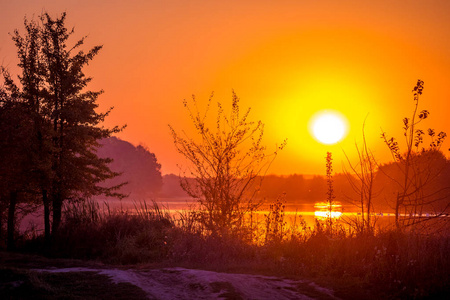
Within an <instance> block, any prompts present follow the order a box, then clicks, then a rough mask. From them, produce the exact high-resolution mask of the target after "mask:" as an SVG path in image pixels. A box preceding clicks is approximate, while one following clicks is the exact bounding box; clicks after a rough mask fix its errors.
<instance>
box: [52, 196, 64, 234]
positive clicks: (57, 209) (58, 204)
mask: <svg viewBox="0 0 450 300" xmlns="http://www.w3.org/2000/svg"><path fill="white" fill-rule="evenodd" d="M61 211H62V199H61V196H60V195H55V196H54V198H53V223H52V234H53V235H55V234H56V233H57V232H58V229H59V225H60V224H61V215H62V213H61Z"/></svg>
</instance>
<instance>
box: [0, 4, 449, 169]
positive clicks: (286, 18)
mask: <svg viewBox="0 0 450 300" xmlns="http://www.w3.org/2000/svg"><path fill="white" fill-rule="evenodd" d="M43 10H46V11H48V12H49V13H50V14H52V15H54V16H56V14H57V13H60V12H62V11H64V10H65V11H67V13H68V20H67V24H68V25H70V26H75V33H76V36H77V37H81V36H83V35H88V36H89V39H88V42H87V44H88V45H90V46H93V45H97V44H103V45H104V49H103V50H102V52H101V53H100V55H99V56H98V57H97V58H96V59H95V60H94V61H93V63H92V64H91V65H90V66H89V69H88V70H87V72H86V73H87V74H88V75H91V76H93V77H94V80H93V82H92V84H91V86H90V88H91V89H104V90H105V94H104V95H102V96H101V98H100V100H99V102H100V105H101V109H103V110H104V109H106V108H107V107H109V106H114V107H115V109H114V111H113V113H112V114H111V116H110V117H109V118H108V119H107V121H106V125H109V126H112V125H116V124H124V123H126V124H127V125H128V127H127V128H126V130H125V131H124V132H123V133H121V134H120V135H119V137H120V138H122V139H125V140H127V141H130V142H132V143H134V144H139V143H142V144H145V145H146V146H148V148H149V149H150V151H152V152H154V153H155V154H156V156H157V158H158V160H159V162H160V163H161V164H162V172H163V173H171V172H175V173H178V168H177V166H176V164H177V163H178V164H181V165H183V164H184V160H183V158H182V157H181V156H179V155H178V154H177V153H176V152H175V149H174V147H173V142H172V138H171V136H170V133H169V129H168V126H167V125H168V124H169V123H170V124H171V125H173V126H174V127H175V128H178V129H182V128H183V129H185V128H187V127H188V126H189V125H190V124H189V120H188V116H187V115H186V112H185V111H184V109H183V105H182V100H183V99H184V98H189V97H190V95H191V94H195V95H196V96H197V99H198V100H199V101H206V100H207V98H208V96H209V94H210V93H211V92H212V91H214V92H215V99H216V100H220V101H221V102H222V103H229V101H230V99H231V89H234V90H235V91H236V93H237V94H238V96H239V97H240V98H241V105H242V106H243V107H252V113H251V119H253V120H262V121H263V122H264V123H265V125H266V126H265V144H266V145H267V146H268V147H269V149H270V147H275V145H276V144H280V143H281V142H282V141H283V140H284V139H285V138H288V145H287V147H286V148H285V149H284V150H283V151H282V152H281V153H280V155H279V157H278V158H277V160H276V161H275V163H274V164H273V165H272V167H271V170H270V173H277V174H290V173H306V174H324V173H325V158H324V157H325V156H326V152H327V151H332V152H333V155H334V158H335V165H334V167H335V171H337V172H340V171H341V170H342V163H341V162H342V161H343V154H342V151H343V150H344V151H346V152H347V153H348V154H349V155H350V156H351V157H352V155H353V154H354V143H355V142H360V141H361V128H362V124H363V121H364V119H365V117H366V116H367V115H368V117H367V121H366V135H367V139H368V144H369V147H370V148H371V149H372V151H373V152H374V154H375V156H376V157H377V158H378V159H379V160H380V161H382V162H385V161H387V160H388V159H389V152H388V150H387V148H386V147H385V146H384V145H383V143H382V140H381V139H380V133H381V129H380V128H383V129H384V130H385V131H387V132H388V133H389V134H391V135H394V136H396V137H399V138H401V137H402V133H401V127H402V119H403V117H405V116H409V115H410V114H411V110H412V109H413V100H412V94H411V89H412V88H413V86H414V85H415V83H416V81H417V79H419V78H420V79H422V80H424V81H425V90H424V95H423V97H422V98H421V108H422V109H428V110H429V111H430V113H431V115H430V119H427V120H426V123H424V125H425V127H426V128H428V127H433V128H435V129H437V130H438V131H440V130H443V131H446V132H447V133H450V117H449V116H448V115H447V113H448V112H449V111H450V38H449V34H450V18H449V17H448V16H449V15H450V1H447V0H441V1H433V0H430V1H423V0H422V1H387V0H386V1H384V0H383V1H363V0H352V1H349V0H347V1H346V0H340V1H300V0H296V1H294V0H293V1H262V0H259V1H211V0H209V1H208V0H204V1H193V0H189V1H169V0H160V1H145V0H133V1H116V0H109V1H95V0H91V1H88V0H80V1H60V0H54V1H38V0H29V1H22V0H15V1H10V0H0V63H2V64H3V65H5V66H7V67H9V68H10V69H11V70H12V71H13V72H16V71H17V70H16V69H15V68H14V67H15V65H16V63H17V60H16V53H15V48H14V45H13V43H12V41H11V39H10V37H9V35H8V32H11V31H12V30H13V29H15V28H19V29H22V27H23V26H22V22H23V17H24V16H25V15H27V16H28V17H30V18H31V17H32V16H33V14H34V15H35V16H37V15H39V14H40V13H41V12H42V11H43ZM22 32H23V31H22ZM322 109H334V110H338V111H340V112H341V113H342V114H344V115H346V116H347V118H348V120H349V124H350V131H349V134H348V136H347V137H346V139H345V140H343V141H342V142H341V143H339V144H337V145H333V146H329V145H328V146H327V145H322V144H319V143H318V142H317V141H316V140H314V139H313V138H312V137H311V136H310V134H309V131H308V121H309V119H310V118H311V117H312V115H314V113H316V112H317V111H319V110H322ZM447 148H449V142H447V143H446V144H445V149H447ZM447 152H448V151H447Z"/></svg>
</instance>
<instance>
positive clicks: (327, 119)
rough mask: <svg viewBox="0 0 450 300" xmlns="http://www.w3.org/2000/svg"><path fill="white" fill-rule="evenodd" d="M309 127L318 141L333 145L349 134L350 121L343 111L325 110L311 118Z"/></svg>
mask: <svg viewBox="0 0 450 300" xmlns="http://www.w3.org/2000/svg"><path fill="white" fill-rule="evenodd" d="M309 129H310V132H311V134H312V136H313V137H314V138H315V139H316V140H317V141H319V142H321V143H322V144H326V145H332V144H336V143H337V142H339V141H341V140H342V139H343V138H344V137H345V136H346V135H347V131H348V123H347V119H346V118H345V116H343V115H342V114H341V113H339V112H337V111H331V110H325V111H320V112H318V113H316V114H315V115H314V116H313V117H312V118H311V121H310V126H309Z"/></svg>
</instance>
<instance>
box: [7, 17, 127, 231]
mask: <svg viewBox="0 0 450 300" xmlns="http://www.w3.org/2000/svg"><path fill="white" fill-rule="evenodd" d="M39 19H40V23H37V22H35V21H28V20H27V19H25V21H24V24H25V29H26V32H25V34H24V35H23V36H22V35H21V34H20V33H19V31H18V30H15V31H14V34H13V35H12V39H13V41H14V42H15V45H16V47H17V51H18V56H19V64H18V66H19V67H20V68H21V70H22V74H21V75H20V76H19V84H16V83H15V82H14V80H13V79H12V77H11V76H10V75H9V73H8V71H7V70H5V69H3V77H4V85H3V87H2V88H1V93H2V95H3V96H2V97H3V98H4V99H13V100H10V101H9V102H11V103H13V102H14V103H20V104H21V106H23V109H22V111H23V113H21V114H20V115H19V116H16V119H15V120H14V121H13V123H14V122H15V124H22V123H23V122H25V121H27V122H28V123H27V126H29V128H30V129H29V130H25V131H24V133H23V135H24V139H23V143H25V141H27V143H28V144H26V146H25V145H22V144H18V145H16V146H17V148H18V149H20V150H22V152H20V151H17V155H18V157H20V158H21V159H24V157H25V156H26V157H27V161H28V166H27V169H26V170H27V172H26V173H27V176H28V175H30V176H29V178H28V177H24V176H17V177H14V179H11V180H13V181H14V182H15V183H16V184H17V183H20V182H29V183H30V185H32V186H33V190H34V191H39V192H38V194H40V198H41V201H42V203H43V205H44V219H45V222H44V224H45V235H46V237H47V239H48V238H49V236H50V211H51V210H52V213H53V214H52V221H53V222H52V231H53V233H56V232H57V230H58V227H59V224H60V222H61V213H62V205H63V203H64V201H66V200H71V201H77V200H84V199H86V198H88V197H91V196H95V195H100V194H105V195H108V196H118V197H120V196H122V195H121V194H118V193H115V192H114V190H115V189H117V188H118V187H117V186H115V187H111V188H105V187H102V186H100V185H99V183H101V182H102V181H104V180H106V179H108V178H112V177H114V176H116V175H117V173H115V172H112V171H111V170H110V169H109V167H108V163H109V162H110V161H111V160H110V159H108V158H99V157H98V156H97V154H96V150H97V148H98V147H99V140H101V139H103V138H107V137H109V136H110V135H111V134H113V133H115V132H118V131H120V130H121V128H118V127H114V128H112V129H106V128H104V127H102V126H101V123H102V122H103V120H104V119H105V117H106V116H107V115H108V113H109V112H110V110H108V111H107V112H106V113H97V112H96V109H97V108H98V104H97V98H98V97H99V95H100V94H101V93H102V91H98V92H93V91H89V90H86V87H87V85H88V83H89V82H90V81H91V78H90V77H86V76H85V74H84V72H83V68H84V67H85V66H86V65H87V64H88V63H89V62H90V61H91V60H92V59H93V58H94V57H95V56H96V55H97V53H98V52H99V51H100V49H101V46H96V47H94V48H92V49H90V50H89V51H88V52H86V53H85V52H84V51H83V50H81V48H80V47H82V45H83V43H84V40H85V38H82V39H80V40H78V41H77V42H76V43H75V44H74V45H73V46H68V43H69V38H70V37H71V36H72V34H73V33H74V30H73V29H72V30H68V29H67V28H66V26H65V20H66V14H65V13H63V14H62V15H61V16H60V17H58V18H56V19H53V18H52V17H50V16H49V15H48V14H47V13H44V14H43V15H41V16H40V18H39ZM5 103H6V102H5ZM16 106H17V105H16ZM17 126H19V125H17ZM27 128H28V127H27ZM13 129H14V128H12V129H8V128H3V130H2V137H4V136H11V135H12V132H13V131H12V130H13ZM11 145H12V144H11ZM5 149H6V148H5ZM24 152H26V153H24ZM2 168H3V169H6V170H7V169H8V168H9V166H8V164H7V163H6V162H5V161H4V160H3V161H2ZM16 169H17V168H16ZM16 169H14V168H12V169H11V170H16ZM11 178H12V177H11ZM3 192H4V190H3V191H2V194H4V193H3Z"/></svg>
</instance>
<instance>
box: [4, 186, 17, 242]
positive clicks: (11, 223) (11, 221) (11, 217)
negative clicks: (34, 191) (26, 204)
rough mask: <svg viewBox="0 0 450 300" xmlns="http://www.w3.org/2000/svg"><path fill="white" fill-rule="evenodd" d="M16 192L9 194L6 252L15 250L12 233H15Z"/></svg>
mask: <svg viewBox="0 0 450 300" xmlns="http://www.w3.org/2000/svg"><path fill="white" fill-rule="evenodd" d="M16 204H17V192H16V191H14V192H10V193H9V207H8V229H7V231H8V233H7V235H8V237H7V240H6V248H7V250H8V251H13V250H14V249H15V246H16V245H15V243H14V231H15V216H16Z"/></svg>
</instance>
